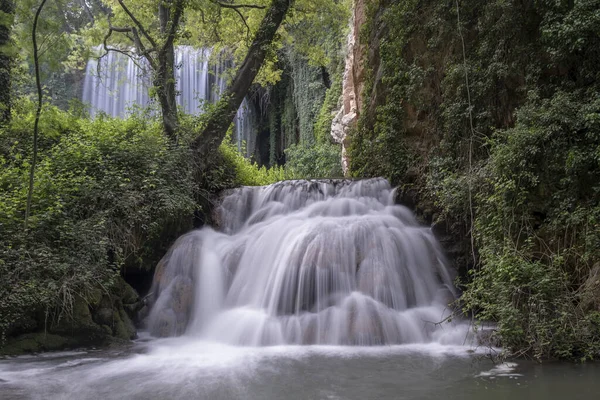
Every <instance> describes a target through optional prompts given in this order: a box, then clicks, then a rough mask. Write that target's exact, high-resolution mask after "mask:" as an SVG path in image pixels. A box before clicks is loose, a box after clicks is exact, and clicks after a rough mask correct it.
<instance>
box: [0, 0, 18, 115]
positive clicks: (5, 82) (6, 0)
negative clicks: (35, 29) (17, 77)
mask: <svg viewBox="0 0 600 400" xmlns="http://www.w3.org/2000/svg"><path fill="white" fill-rule="evenodd" d="M14 12H15V6H14V4H13V1H12V0H0V87H2V90H0V124H3V123H6V122H8V121H9V120H10V94H11V91H10V87H11V79H10V78H11V67H12V65H11V64H12V49H11V37H10V32H11V27H12V23H13V18H14Z"/></svg>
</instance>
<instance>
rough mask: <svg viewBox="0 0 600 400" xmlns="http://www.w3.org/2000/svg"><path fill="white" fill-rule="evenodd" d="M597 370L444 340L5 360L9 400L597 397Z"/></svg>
mask: <svg viewBox="0 0 600 400" xmlns="http://www.w3.org/2000/svg"><path fill="white" fill-rule="evenodd" d="M599 393H600V367H599V366H598V365H594V364H588V365H583V366H582V365H571V364H546V365H537V364H534V363H529V362H516V363H509V364H500V365H494V364H493V363H492V362H491V361H489V359H487V358H486V357H485V353H482V352H475V353H473V352H472V350H471V349H469V348H467V347H462V346H442V345H439V344H425V345H401V346H382V347H340V346H274V347H234V346H228V345H223V344H216V343H208V342H199V341H193V340H190V339H183V338H177V339H164V340H153V341H150V342H143V341H141V342H138V343H136V344H135V345H134V347H132V348H130V349H126V350H123V349H122V350H114V351H82V352H63V353H48V354H45V355H43V356H29V357H18V358H10V359H4V360H0V398H2V399H207V400H219V399H257V400H258V399H260V400H267V399H287V400H293V399H481V398H485V399H508V398H510V399H565V398H568V399H597V398H598V394H599Z"/></svg>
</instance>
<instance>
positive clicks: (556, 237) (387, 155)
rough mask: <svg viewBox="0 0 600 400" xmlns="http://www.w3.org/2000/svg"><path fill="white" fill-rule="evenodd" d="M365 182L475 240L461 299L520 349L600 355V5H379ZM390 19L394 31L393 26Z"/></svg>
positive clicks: (510, 0) (429, 0)
mask: <svg viewBox="0 0 600 400" xmlns="http://www.w3.org/2000/svg"><path fill="white" fill-rule="evenodd" d="M369 10H370V11H369V12H370V16H369V19H368V20H369V21H370V24H369V26H367V27H365V30H364V31H363V32H362V34H363V35H364V37H365V38H366V39H367V40H369V42H370V43H376V42H377V43H381V46H380V47H379V49H378V53H376V54H371V56H370V58H369V60H367V61H366V62H365V66H366V68H368V69H370V70H371V71H374V70H377V68H379V67H381V68H382V71H383V72H382V74H381V77H380V78H377V79H376V78H375V76H374V73H373V72H370V73H369V74H368V75H369V76H370V78H371V80H370V81H369V82H368V86H367V89H365V92H366V93H368V94H370V95H371V99H370V101H371V102H372V103H374V104H375V107H374V108H372V109H370V110H365V112H364V113H363V114H362V116H361V121H360V124H359V127H358V130H357V131H356V133H355V134H354V136H353V144H352V149H351V160H352V163H351V168H352V170H353V174H355V175H356V176H371V175H378V174H383V175H385V176H387V177H389V178H391V179H392V181H393V182H394V183H396V184H401V185H402V187H403V189H404V192H405V193H413V194H414V193H415V192H416V193H418V196H417V197H418V198H419V204H418V205H417V208H420V210H421V212H422V213H423V214H424V216H425V218H429V219H430V220H433V222H435V223H437V224H440V223H441V224H444V225H447V226H448V227H449V230H450V231H451V232H453V233H454V235H456V236H457V237H461V236H462V237H465V240H464V241H463V252H464V253H465V254H467V255H468V256H467V257H468V259H469V260H470V261H469V262H468V264H470V270H469V275H468V276H464V277H463V282H467V284H466V286H465V287H464V289H465V293H464V295H463V298H462V301H463V304H464V308H465V310H466V311H467V312H471V313H476V315H477V316H478V317H479V318H480V319H483V320H491V321H495V322H497V323H498V331H497V338H498V339H499V340H500V342H501V343H502V345H504V346H506V348H507V349H509V350H512V351H513V353H514V354H526V355H530V356H533V357H535V358H577V359H587V358H597V356H598V354H599V353H600V307H599V306H600V303H599V300H600V297H599V294H600V292H599V289H600V287H599V283H598V277H599V276H600V275H599V269H600V256H599V255H600V225H599V223H600V222H599V221H600V220H599V216H600V202H599V200H600V165H599V163H600V157H599V155H600V153H599V152H598V150H599V149H600V86H599V82H600V79H599V78H600V69H599V68H598V65H600V51H599V50H598V49H599V48H600V47H599V46H600V11H599V10H600V2H598V1H597V0H574V1H544V0H539V1H533V0H531V1H530V0H526V1H516V0H486V1H480V0H463V1H450V2H440V1H433V0H408V1H402V2H389V1H383V0H382V1H379V2H370V9H369ZM382 27H384V28H382Z"/></svg>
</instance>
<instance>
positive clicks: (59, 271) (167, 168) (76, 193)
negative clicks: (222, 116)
mask: <svg viewBox="0 0 600 400" xmlns="http://www.w3.org/2000/svg"><path fill="white" fill-rule="evenodd" d="M33 114H34V109H33V104H31V103H29V102H26V101H22V102H20V103H19V104H18V106H17V107H16V108H15V110H14V115H13V119H12V121H13V122H12V124H11V125H10V126H9V127H7V128H5V129H2V130H1V131H0V260H2V261H1V262H0V275H1V276H2V282H0V316H1V317H0V334H1V335H3V336H4V335H5V334H6V333H10V332H11V331H18V330H19V326H20V324H21V323H22V321H24V320H27V319H31V318H33V319H36V320H38V321H39V320H41V321H45V322H47V323H49V324H51V323H52V322H57V321H58V320H59V319H61V318H64V317H66V316H68V315H69V313H70V312H71V311H72V305H73V301H74V299H75V298H76V297H83V298H87V297H88V296H90V295H91V292H92V291H93V290H94V289H97V288H104V290H107V288H109V287H110V286H111V284H112V283H113V281H114V278H115V277H116V276H118V274H119V271H120V269H121V268H122V267H123V266H124V265H125V264H127V265H130V266H138V267H151V265H144V260H147V259H149V258H150V259H152V257H153V256H154V254H153V253H154V252H155V247H156V246H157V245H156V243H155V241H156V240H158V239H159V238H160V237H161V236H162V235H163V234H164V229H165V227H168V226H171V225H172V222H173V221H182V223H181V225H182V226H181V227H179V228H177V229H182V228H183V229H185V223H183V221H185V220H186V219H188V221H190V220H191V217H190V216H191V215H192V213H193V211H194V209H195V201H194V198H195V195H194V192H193V188H194V185H193V180H192V176H191V168H190V167H189V165H188V161H187V160H189V159H191V157H190V156H189V154H188V151H187V150H184V149H171V148H169V146H168V144H167V141H166V139H165V138H164V137H163V136H162V131H161V129H160V124H159V123H158V122H157V121H155V120H154V119H151V118H148V116H144V115H138V116H134V117H131V118H130V119H127V120H118V119H110V118H103V117H100V118H97V119H96V120H94V121H91V120H88V119H82V118H78V117H76V116H74V115H73V114H69V113H65V112H62V111H59V110H58V109H56V108H51V107H49V108H46V109H45V110H44V114H43V118H42V120H41V124H40V134H41V135H40V141H39V145H40V149H39V159H38V167H37V169H36V175H35V178H36V179H35V187H34V192H33V201H32V214H31V217H30V219H29V228H28V230H27V231H24V230H23V215H24V209H25V201H26V196H27V173H28V170H29V165H30V164H29V163H30V156H31V138H30V132H31V126H32V124H33V118H34V116H33ZM188 224H189V222H188ZM188 226H189V225H188ZM152 261H154V260H152ZM140 264H142V265H140ZM44 314H45V315H46V317H44ZM40 315H41V316H40Z"/></svg>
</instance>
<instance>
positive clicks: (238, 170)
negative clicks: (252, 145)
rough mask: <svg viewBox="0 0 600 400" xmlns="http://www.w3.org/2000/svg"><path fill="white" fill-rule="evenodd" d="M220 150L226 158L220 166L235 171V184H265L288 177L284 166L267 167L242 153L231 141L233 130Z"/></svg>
mask: <svg viewBox="0 0 600 400" xmlns="http://www.w3.org/2000/svg"><path fill="white" fill-rule="evenodd" d="M219 151H220V152H221V154H222V155H223V156H224V158H225V163H224V164H223V165H222V166H220V167H219V168H222V169H227V168H230V169H232V170H233V171H235V178H234V180H233V182H232V183H233V185H236V186H238V185H243V186H263V185H269V184H271V183H275V182H278V181H282V180H284V179H286V174H285V170H284V168H283V167H280V166H273V167H271V168H266V167H265V166H264V165H263V166H262V167H259V166H258V164H256V163H254V162H252V161H250V160H248V159H247V158H245V157H244V156H243V155H241V154H240V153H239V152H238V149H237V147H236V145H235V144H234V143H233V142H232V141H231V131H229V132H228V136H227V137H226V138H225V140H223V143H221V146H220V147H219Z"/></svg>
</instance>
